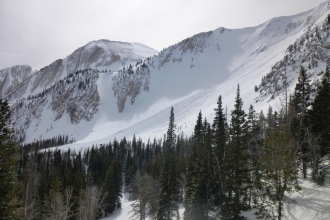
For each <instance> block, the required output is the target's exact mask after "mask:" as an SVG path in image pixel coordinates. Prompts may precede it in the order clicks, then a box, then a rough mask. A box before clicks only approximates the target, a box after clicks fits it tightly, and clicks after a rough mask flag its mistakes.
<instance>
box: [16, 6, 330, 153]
mask: <svg viewBox="0 0 330 220" xmlns="http://www.w3.org/2000/svg"><path fill="white" fill-rule="evenodd" d="M328 7H329V6H328V3H323V4H321V5H320V6H319V7H317V8H316V9H313V10H309V11H307V12H303V13H300V14H298V15H294V16H286V17H278V18H274V19H271V20H269V21H267V22H265V23H263V24H261V25H259V26H257V27H249V28H243V29H236V30H231V29H226V28H223V27H220V28H218V29H216V30H214V31H210V32H205V33H200V34H196V35H194V36H192V37H190V38H187V39H185V40H183V41H181V42H179V43H177V44H175V45H172V46H170V47H168V48H165V49H164V50H163V51H162V52H160V53H159V54H158V55H155V54H156V53H154V54H152V51H151V50H150V48H148V47H146V46H141V45H140V44H137V43H122V42H111V41H107V40H99V41H93V42H90V43H88V44H87V45H85V46H84V47H81V48H79V49H77V50H76V51H75V52H74V53H73V54H71V55H69V56H68V57H66V58H65V59H63V60H59V61H57V62H55V63H54V64H52V65H50V66H48V67H46V69H44V70H41V71H39V74H41V75H43V77H40V78H37V77H36V75H33V76H32V77H31V79H29V80H27V81H26V83H25V84H24V83H23V84H24V86H23V85H22V84H21V87H18V88H17V91H21V92H17V93H16V95H14V94H13V95H12V98H11V100H12V101H16V100H19V99H21V100H23V104H22V105H23V106H24V105H28V104H29V103H30V102H31V100H27V98H28V97H29V96H30V97H32V96H36V95H37V94H40V93H41V92H42V91H43V90H45V89H46V90H47V89H48V88H51V87H52V86H53V85H54V84H55V83H57V82H58V81H59V80H63V79H64V78H65V77H67V76H69V75H70V74H72V72H68V70H70V71H71V70H77V69H76V68H81V69H82V70H84V69H86V68H85V67H86V66H89V67H88V68H91V69H94V70H97V71H98V72H97V74H98V78H97V79H95V82H94V84H93V86H92V88H96V91H97V92H95V94H96V93H97V94H98V96H95V97H99V101H98V102H96V103H95V105H93V106H96V107H95V108H94V107H92V106H89V107H86V108H85V110H84V113H86V114H87V112H92V113H93V114H92V115H93V116H92V117H90V118H88V120H87V119H86V118H81V119H80V120H79V122H78V123H75V122H72V117H71V116H70V111H69V110H68V107H67V106H69V105H68V104H69V103H68V102H65V101H64V102H65V104H64V105H63V106H64V107H63V108H61V109H64V110H63V114H62V115H61V117H60V118H58V119H56V120H54V115H55V114H57V113H56V112H54V111H53V110H52V107H51V105H50V104H49V103H51V102H52V100H53V98H50V97H53V95H48V96H47V97H48V98H47V100H48V102H47V103H48V104H46V105H45V106H44V107H42V108H40V109H42V110H38V111H40V116H39V118H37V117H34V118H33V117H32V118H33V119H32V120H34V121H33V122H31V123H30V125H29V126H28V127H26V129H25V130H26V135H25V137H26V139H25V142H31V141H33V140H36V139H39V138H52V137H54V136H58V135H59V134H60V135H62V134H68V135H69V137H70V139H71V138H74V139H76V140H78V142H77V143H75V144H72V145H70V147H71V148H77V149H80V148H81V147H85V146H86V147H88V146H92V145H93V144H94V145H95V144H104V143H106V142H109V141H110V140H113V138H115V137H116V138H118V139H120V138H123V137H124V136H125V137H126V138H131V137H132V136H133V134H136V136H140V137H141V138H143V139H144V140H145V139H147V138H149V137H150V138H154V137H158V138H159V137H162V136H163V134H164V133H165V132H166V129H167V124H168V114H169V109H170V107H171V106H173V107H174V112H175V118H176V123H177V128H178V132H181V131H183V132H185V133H186V134H188V135H189V134H190V133H191V132H192V128H193V124H194V123H195V121H196V116H197V114H198V112H199V111H200V110H202V113H203V117H206V118H207V119H208V120H209V121H211V120H213V114H214V107H215V106H216V101H217V99H218V96H219V95H222V98H223V103H224V105H226V106H227V107H228V110H229V111H230V109H232V106H233V101H234V97H235V91H236V86H237V84H240V87H241V91H242V98H243V100H244V103H245V104H244V106H245V107H246V109H247V108H248V106H249V105H250V104H253V105H254V106H255V108H256V109H257V110H262V109H263V110H265V109H267V108H268V106H269V105H272V106H274V107H275V108H276V106H279V105H280V100H279V97H275V99H271V100H270V97H271V96H272V95H273V93H271V92H268V93H263V96H262V98H260V99H259V101H258V102H257V103H256V101H255V98H256V96H258V95H259V92H258V93H256V92H255V85H258V84H259V83H260V81H261V79H262V76H265V75H267V73H269V72H270V71H271V70H272V67H274V66H276V64H277V63H278V62H280V61H281V60H283V59H284V57H285V56H286V55H287V49H288V47H289V45H292V44H294V43H295V42H296V41H297V40H299V39H301V38H302V37H303V36H305V35H306V33H307V32H309V33H312V32H311V31H312V30H314V29H315V28H316V26H317V27H318V29H319V30H321V29H322V27H323V26H322V25H323V24H324V21H325V20H326V18H327V16H328V14H327V10H328ZM110 47H111V48H113V49H111V51H110V52H109V50H108V49H104V48H110ZM127 48H128V49H127ZM129 48H131V50H132V51H134V52H135V53H137V51H140V52H139V53H140V55H141V54H143V55H144V56H145V57H144V58H143V59H141V57H143V56H142V55H141V56H140V57H139V56H137V55H136V56H135V55H134V53H131V52H130V49H129ZM138 48H140V49H138ZM322 51H323V53H326V54H327V55H326V56H329V49H327V48H326V47H325V48H324V50H323V49H322ZM149 52H150V53H149ZM305 52H307V51H305ZM125 54H126V55H125ZM303 54H304V51H303V50H301V51H300V52H298V53H296V55H295V56H297V57H299V56H300V58H299V59H297V62H298V63H296V66H300V63H299V62H301V59H302V56H303ZM124 55H125V56H126V57H125V56H124ZM146 55H147V56H146ZM149 55H151V56H149ZM153 55H155V56H153ZM119 56H120V60H117V59H118V57H119ZM97 57H99V58H98V59H96V58H97ZM132 57H134V59H133V58H132ZM147 57H149V58H148V59H145V58H147ZM84 60H87V61H84ZM127 60H129V61H130V62H128V61H127ZM325 61H326V59H323V58H322V60H320V61H319V62H318V69H315V70H314V71H315V72H317V71H318V70H323V69H322V68H323V67H324V66H325ZM123 66H124V67H125V69H124V68H122V67H123ZM117 67H118V68H117ZM55 69H58V70H57V71H55ZM109 69H110V70H111V72H110V71H109ZM117 70H118V71H117ZM287 70H289V68H287ZM281 71H282V70H281ZM53 72H56V74H55V75H52V73H53ZM73 73H74V72H73ZM298 74H299V68H296V69H295V71H293V72H292V77H293V78H292V80H291V84H290V88H291V89H292V88H293V87H294V85H295V80H294V78H296V77H297V76H298ZM314 76H315V75H313V76H312V77H314ZM36 79H38V80H37V81H36ZM39 79H40V80H39ZM35 82H38V83H36V84H34V83H35ZM37 84H39V85H40V86H34V85H37ZM70 85H76V86H69V84H68V85H67V86H65V87H63V91H62V92H63V93H64V94H75V93H74V90H76V89H77V88H76V87H77V84H74V83H72V84H70ZM275 87H276V85H275ZM290 88H289V89H290ZM68 89H70V90H72V92H69V93H67V91H68ZM260 91H261V90H260ZM263 91H266V89H264V90H263ZM269 91H271V90H269ZM54 94H55V95H56V93H54ZM72 97H74V95H72ZM77 97H78V96H77ZM24 99H25V100H24ZM40 100H41V99H40ZM61 100H62V99H61ZM63 100H64V99H63ZM76 101H78V98H76V99H74V98H71V99H70V102H76ZM268 101H269V102H268ZM86 102H87V101H82V102H79V103H80V104H79V105H85V104H86ZM43 103H46V101H44V102H43ZM36 106H38V105H37V104H36ZM71 109H72V108H71ZM93 109H94V110H95V111H94V110H93ZM19 111H20V110H18V112H19ZM36 112H37V111H36ZM24 117H27V115H25V116H24ZM23 121H24V120H22V121H21V122H20V126H21V127H23V123H24V122H23ZM49 123H51V129H50V128H49ZM32 124H33V126H31V125H32ZM35 125H38V126H35ZM66 147H68V146H64V148H66Z"/></svg>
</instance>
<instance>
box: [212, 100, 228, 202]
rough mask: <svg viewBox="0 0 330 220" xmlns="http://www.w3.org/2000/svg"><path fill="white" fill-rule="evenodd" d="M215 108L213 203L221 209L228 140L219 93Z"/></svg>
mask: <svg viewBox="0 0 330 220" xmlns="http://www.w3.org/2000/svg"><path fill="white" fill-rule="evenodd" d="M217 105H218V106H217V108H215V109H214V111H215V117H214V120H213V125H212V131H213V137H212V139H213V145H214V162H213V164H214V167H215V178H214V179H215V182H214V189H213V190H214V205H215V206H219V207H220V209H221V206H222V205H221V203H222V200H221V197H222V196H223V195H222V188H223V186H222V181H223V174H224V173H223V158H224V155H225V146H226V143H227V140H228V137H227V131H226V130H227V123H226V117H225V114H224V112H223V107H222V98H221V95H220V96H219V98H218V101H217Z"/></svg>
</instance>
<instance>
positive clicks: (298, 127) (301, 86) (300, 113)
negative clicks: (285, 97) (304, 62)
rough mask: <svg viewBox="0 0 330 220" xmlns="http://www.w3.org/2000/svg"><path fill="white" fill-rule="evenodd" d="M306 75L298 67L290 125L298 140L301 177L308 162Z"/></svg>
mask: <svg viewBox="0 0 330 220" xmlns="http://www.w3.org/2000/svg"><path fill="white" fill-rule="evenodd" d="M309 81H310V80H308V76H307V74H306V71H305V69H304V67H303V66H301V69H300V75H299V77H298V83H297V84H296V87H295V91H294V98H293V104H294V107H295V113H296V115H295V117H294V119H293V126H292V127H291V130H292V133H293V134H294V137H295V140H296V141H297V142H298V144H299V146H300V149H301V154H302V157H301V158H302V161H303V177H304V178H306V177H307V162H308V157H307V154H308V144H307V141H306V137H307V136H306V134H307V129H308V126H309V120H308V117H307V114H308V110H309V106H310V104H311V103H310V94H311V87H310V85H309Z"/></svg>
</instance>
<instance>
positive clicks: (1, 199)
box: [0, 98, 21, 219]
mask: <svg viewBox="0 0 330 220" xmlns="http://www.w3.org/2000/svg"><path fill="white" fill-rule="evenodd" d="M11 126H12V124H11V111H10V108H9V104H8V102H7V101H6V100H3V99H2V98H0V216H1V219H18V218H19V216H20V214H21V213H20V209H19V203H20V200H19V193H20V184H19V182H18V180H17V176H16V174H17V172H16V171H17V169H16V163H17V161H18V159H19V153H18V145H17V144H16V143H15V142H14V141H13V140H12V134H13V130H12V128H11Z"/></svg>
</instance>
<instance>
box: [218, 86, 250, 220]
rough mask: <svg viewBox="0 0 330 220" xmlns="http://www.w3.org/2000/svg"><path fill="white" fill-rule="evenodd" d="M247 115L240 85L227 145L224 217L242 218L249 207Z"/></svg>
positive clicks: (222, 212) (222, 211) (232, 113)
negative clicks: (243, 212)
mask: <svg viewBox="0 0 330 220" xmlns="http://www.w3.org/2000/svg"><path fill="white" fill-rule="evenodd" d="M245 117H246V114H245V112H244V110H243V101H242V99H241V97H240V88H239V85H238V87H237V93H236V98H235V109H234V110H233V111H232V112H231V121H230V128H229V134H230V142H229V144H228V145H227V146H226V149H225V157H224V181H223V189H224V194H223V201H222V202H223V205H222V210H221V215H222V216H223V217H224V218H233V219H242V218H243V217H242V216H241V212H242V211H247V210H248V209H249V207H248V204H247V201H248V200H249V197H248V191H249V188H250V186H251V184H250V178H249V176H250V173H249V166H248V163H249V160H248V159H249V157H248V149H247V143H246V136H247V124H246V120H245Z"/></svg>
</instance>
